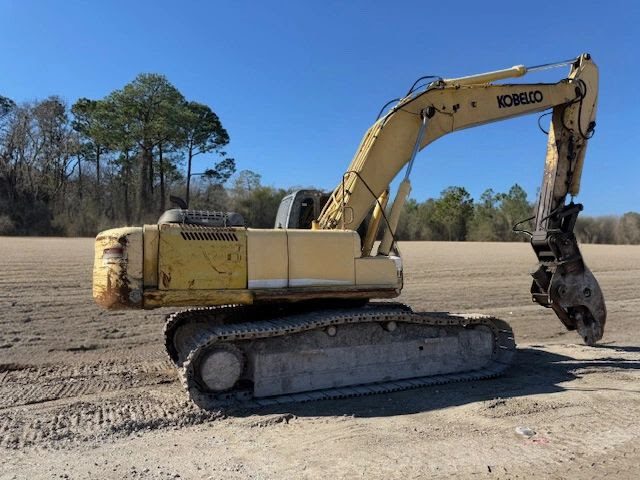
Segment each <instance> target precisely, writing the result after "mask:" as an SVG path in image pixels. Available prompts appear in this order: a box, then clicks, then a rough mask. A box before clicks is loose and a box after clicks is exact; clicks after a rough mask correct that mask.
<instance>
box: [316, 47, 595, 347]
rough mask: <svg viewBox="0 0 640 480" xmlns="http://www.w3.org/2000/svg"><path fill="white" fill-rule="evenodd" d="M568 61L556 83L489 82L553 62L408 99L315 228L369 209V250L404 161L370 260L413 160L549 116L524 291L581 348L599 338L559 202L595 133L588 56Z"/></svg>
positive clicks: (457, 82) (453, 83) (431, 88)
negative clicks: (458, 135)
mask: <svg viewBox="0 0 640 480" xmlns="http://www.w3.org/2000/svg"><path fill="white" fill-rule="evenodd" d="M563 63H564V64H570V65H571V68H570V72H569V75H568V76H567V77H566V78H564V79H562V80H560V81H559V82H557V83H531V84H526V83H523V84H492V83H490V82H493V81H497V80H502V79H506V78H512V77H521V76H523V75H525V74H526V73H528V72H530V71H534V70H538V69H543V68H548V67H550V66H557V65H560V64H554V65H549V66H547V65H545V66H541V67H533V68H529V69H528V68H526V67H524V66H515V67H512V68H510V69H506V70H500V71H496V72H489V73H485V74H480V75H473V76H469V77H462V78H454V79H439V80H437V81H434V82H432V83H430V84H429V85H428V86H427V88H426V89H425V90H423V91H420V92H419V93H414V92H409V94H408V95H407V96H406V97H405V98H403V99H401V100H400V101H399V102H398V103H397V104H396V105H395V106H394V107H393V108H392V109H391V110H390V111H389V112H388V113H387V114H386V115H384V116H383V117H382V118H380V119H379V120H378V121H376V123H375V124H374V125H373V126H372V127H371V128H370V129H369V130H368V131H367V133H366V134H365V136H364V138H363V139H362V142H361V143H360V146H359V148H358V150H357V153H356V155H355V157H354V159H353V160H352V162H351V164H350V165H349V168H348V170H347V171H346V172H345V174H344V175H343V177H342V179H341V182H340V183H339V184H338V186H336V188H335V189H334V190H333V193H332V194H331V197H330V199H329V201H328V202H327V203H326V205H325V207H324V209H323V211H322V212H321V214H320V216H319V218H318V220H317V222H316V223H315V225H314V226H315V228H319V229H351V230H355V229H357V228H358V227H359V226H360V225H361V224H362V222H363V221H364V219H365V217H366V216H367V215H368V214H369V212H370V211H371V210H372V209H374V212H373V221H372V222H370V224H369V231H368V232H367V235H366V237H365V240H364V242H363V251H362V254H363V256H366V255H368V254H369V253H370V249H371V245H372V243H373V242H372V239H374V238H375V237H376V234H377V231H378V226H379V221H380V218H381V217H382V216H384V205H383V203H384V204H386V200H387V196H388V189H389V185H390V183H391V181H392V180H393V179H394V178H395V176H396V175H397V174H398V173H399V172H400V170H401V169H402V168H403V167H404V166H405V165H407V164H408V167H407V174H406V176H405V179H404V180H403V182H402V183H401V184H400V187H399V191H398V195H397V197H396V200H395V202H394V204H393V207H392V208H391V212H390V214H389V215H388V217H387V218H386V224H385V225H384V227H385V228H386V230H385V235H384V237H383V240H382V243H381V245H380V247H379V249H378V254H385V255H387V254H389V251H390V250H391V249H392V248H394V243H395V242H394V235H393V233H394V230H395V227H396V225H397V222H398V217H399V215H400V212H401V210H402V206H403V203H404V200H405V198H406V196H407V195H408V193H409V191H410V183H409V173H410V170H411V166H412V163H413V159H414V158H415V155H416V153H417V152H418V151H419V150H421V149H423V148H425V147H426V146H427V145H429V144H430V143H431V142H433V141H434V140H436V139H437V138H439V137H441V136H443V135H446V134H447V133H451V132H454V131H457V130H462V129H465V128H470V127H475V126H478V125H483V124H487V123H491V122H496V121H500V120H506V119H509V118H513V117H516V116H521V115H526V114H531V113H537V112H542V111H544V110H548V109H552V120H551V127H550V130H549V134H548V135H549V136H548V142H547V156H546V160H545V167H544V174H543V180H542V186H541V189H540V198H539V201H538V206H537V210H536V215H535V231H534V232H532V237H531V244H532V246H533V249H534V252H535V253H536V256H537V258H538V268H537V269H536V271H535V272H534V273H533V274H532V276H533V278H534V280H533V284H532V287H531V293H532V298H533V300H534V301H535V302H537V303H539V304H541V305H543V306H545V307H550V308H552V309H553V310H554V312H555V313H556V314H557V315H558V317H559V318H560V320H561V321H562V322H563V324H564V325H565V326H566V327H567V328H568V329H570V330H573V329H577V330H578V332H579V333H580V335H581V337H582V338H583V339H584V340H585V342H586V343H587V344H593V343H595V342H596V341H597V340H599V339H600V338H601V337H602V333H603V328H604V324H605V320H606V308H605V304H604V299H603V296H602V292H601V290H600V287H599V286H598V283H597V281H596V279H595V277H594V276H593V274H592V273H591V272H590V270H589V269H588V268H587V267H586V265H585V264H584V261H583V259H582V256H581V254H580V250H579V248H578V245H577V242H576V239H575V236H574V234H573V227H574V225H575V221H576V218H577V215H578V213H579V212H580V210H581V209H582V206H581V205H579V204H574V203H573V202H571V203H569V204H567V203H566V200H567V196H568V195H570V196H571V197H573V196H575V195H577V194H578V192H579V189H580V176H581V173H582V165H583V162H584V157H585V151H586V147H587V142H588V139H589V138H590V137H591V135H592V133H593V129H594V127H595V112H596V104H597V95H598V69H597V67H596V65H595V63H593V61H592V60H591V58H590V56H589V55H588V54H583V55H581V56H580V57H578V58H577V59H575V60H574V61H571V62H563Z"/></svg>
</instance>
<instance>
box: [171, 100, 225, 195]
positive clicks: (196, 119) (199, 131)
mask: <svg viewBox="0 0 640 480" xmlns="http://www.w3.org/2000/svg"><path fill="white" fill-rule="evenodd" d="M181 129H182V132H183V136H184V139H185V148H186V150H187V191H186V202H187V205H188V204H189V196H190V186H191V176H192V172H191V166H192V164H193V158H194V157H195V156H196V155H201V154H203V153H208V152H213V151H217V152H220V149H221V148H222V147H224V146H225V145H227V144H228V143H229V134H228V133H227V131H226V130H225V129H224V127H223V126H222V123H221V122H220V119H219V118H218V116H217V115H216V114H215V113H214V112H213V110H211V108H210V107H208V106H207V105H203V104H202V103H198V102H187V103H186V104H185V105H184V110H183V113H182V118H181ZM222 155H224V153H222ZM229 160H231V161H233V159H229ZM219 165H220V164H218V165H216V167H215V169H213V170H212V169H208V170H207V171H206V172H205V173H206V174H207V175H209V176H210V177H212V178H213V177H216V179H217V180H219V178H217V177H218V174H217V173H215V172H218V171H219V172H222V177H224V174H225V173H224V172H227V171H228V167H229V162H227V163H226V164H224V165H220V168H221V169H219V168H218V166H219ZM225 169H226V170H225ZM233 171H235V163H234V166H233ZM233 171H232V172H231V173H230V174H229V176H230V175H232V174H233ZM207 172H208V173H207ZM229 176H227V177H226V178H225V179H224V181H226V180H228V178H229ZM222 177H220V178H222ZM224 181H223V182H222V183H224Z"/></svg>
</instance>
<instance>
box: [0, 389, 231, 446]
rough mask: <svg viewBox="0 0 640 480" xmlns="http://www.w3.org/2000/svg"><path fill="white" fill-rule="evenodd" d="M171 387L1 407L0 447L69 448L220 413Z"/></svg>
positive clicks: (199, 420) (212, 417) (213, 417)
mask: <svg viewBox="0 0 640 480" xmlns="http://www.w3.org/2000/svg"><path fill="white" fill-rule="evenodd" d="M176 393H177V392H176V389H175V388H168V389H167V390H166V391H164V392H160V391H158V390H154V391H148V390H147V391H144V392H138V393H135V394H121V393H117V394H116V395H115V396H111V397H109V396H108V395H104V394H103V395H101V396H100V397H98V398H96V399H95V401H85V400H82V401H71V402H68V401H67V402H62V404H58V405H54V406H44V407H42V406H40V407H38V408H37V409H36V410H35V411H34V409H33V407H31V408H30V409H27V408H16V409H12V410H11V411H10V412H7V411H6V410H5V411H0V448H8V449H21V448H24V447H30V446H38V447H41V448H51V449H59V448H68V447H70V446H73V445H76V444H78V443H82V442H87V441H91V442H92V443H95V442H99V441H103V440H107V439H114V438H117V437H122V436H126V435H130V434H132V433H136V432H139V431H143V430H144V431H148V430H156V429H161V428H170V427H183V426H187V425H196V424H200V423H204V422H208V421H212V420H216V419H218V418H220V417H221V414H220V413H218V412H205V411H203V410H200V409H198V408H197V407H195V406H194V405H192V404H191V403H190V402H188V401H187V400H186V398H185V397H184V396H183V395H176Z"/></svg>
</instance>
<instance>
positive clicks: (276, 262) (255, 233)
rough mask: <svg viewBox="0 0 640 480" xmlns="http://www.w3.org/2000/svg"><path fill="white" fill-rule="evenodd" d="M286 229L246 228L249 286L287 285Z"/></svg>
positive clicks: (274, 286)
mask: <svg viewBox="0 0 640 480" xmlns="http://www.w3.org/2000/svg"><path fill="white" fill-rule="evenodd" d="M288 264H289V253H288V252H287V231H286V230H261V229H251V228H250V229H248V230H247V274H248V287H249V288H284V287H287V286H288V285H289V272H288Z"/></svg>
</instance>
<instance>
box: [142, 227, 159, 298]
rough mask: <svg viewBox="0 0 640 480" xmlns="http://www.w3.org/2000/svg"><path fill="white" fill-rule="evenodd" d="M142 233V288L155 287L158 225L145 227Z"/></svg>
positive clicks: (156, 281) (156, 279) (156, 283)
mask: <svg viewBox="0 0 640 480" xmlns="http://www.w3.org/2000/svg"><path fill="white" fill-rule="evenodd" d="M143 233H144V242H143V247H144V262H143V266H142V267H143V274H144V286H145V287H156V286H157V285H158V246H159V245H158V244H159V239H160V234H159V228H158V225H145V226H144V227H143Z"/></svg>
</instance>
